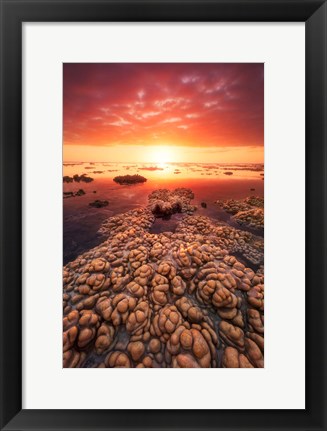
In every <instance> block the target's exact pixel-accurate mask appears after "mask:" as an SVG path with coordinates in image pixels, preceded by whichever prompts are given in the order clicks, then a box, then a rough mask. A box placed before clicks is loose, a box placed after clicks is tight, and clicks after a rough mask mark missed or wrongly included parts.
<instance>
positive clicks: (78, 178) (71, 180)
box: [63, 174, 93, 183]
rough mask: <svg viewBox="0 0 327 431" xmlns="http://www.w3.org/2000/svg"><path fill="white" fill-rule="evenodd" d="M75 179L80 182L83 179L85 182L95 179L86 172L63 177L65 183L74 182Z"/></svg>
mask: <svg viewBox="0 0 327 431" xmlns="http://www.w3.org/2000/svg"><path fill="white" fill-rule="evenodd" d="M73 181H75V182H76V183H79V182H81V181H82V182H84V183H90V182H92V181H93V178H91V177H88V176H87V175H86V174H82V175H77V174H75V175H73V176H72V177H70V176H68V175H65V176H64V177H63V182H64V183H72V182H73Z"/></svg>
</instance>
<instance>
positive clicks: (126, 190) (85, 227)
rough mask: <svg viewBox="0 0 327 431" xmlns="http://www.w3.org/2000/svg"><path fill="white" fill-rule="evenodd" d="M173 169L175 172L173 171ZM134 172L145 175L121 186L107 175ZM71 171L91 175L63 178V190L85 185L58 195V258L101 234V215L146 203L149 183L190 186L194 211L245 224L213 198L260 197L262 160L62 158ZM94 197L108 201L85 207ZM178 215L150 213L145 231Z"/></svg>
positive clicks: (168, 225) (171, 224) (165, 226)
mask: <svg viewBox="0 0 327 431" xmlns="http://www.w3.org/2000/svg"><path fill="white" fill-rule="evenodd" d="M149 167H150V168H153V167H156V168H158V170H148V168H149ZM85 168H90V169H85ZM144 168H145V170H143V169H144ZM233 168H234V169H233ZM176 169H178V170H179V171H180V173H178V174H175V173H174V172H175V170H176ZM253 169H256V170H253ZM260 169H261V170H260ZM94 171H101V173H94ZM225 171H231V172H233V175H230V176H229V175H228V176H227V175H225V174H224V172H225ZM135 173H138V174H140V175H143V176H144V177H146V178H147V182H146V183H143V184H136V185H131V186H125V185H119V184H116V183H115V182H114V181H113V178H114V177H115V176H116V175H127V174H130V175H132V174H135ZM74 174H78V175H81V174H86V175H88V176H90V177H92V178H94V181H92V182H91V183H84V182H80V183H76V182H73V183H64V184H63V191H64V192H71V191H72V192H77V191H78V190H79V189H83V190H84V191H85V195H83V196H76V197H70V198H66V199H63V236H64V237H63V244H64V250H63V257H64V264H66V263H68V262H70V261H71V260H73V259H75V258H76V257H77V256H78V255H80V254H81V253H83V252H84V251H86V250H88V249H90V248H92V247H95V246H96V245H98V244H100V243H101V242H102V241H103V240H104V239H105V238H103V237H102V236H100V235H99V234H97V231H98V229H99V227H100V226H101V223H102V222H103V221H104V220H105V219H107V218H108V217H111V216H113V215H115V214H120V213H123V212H125V211H128V210H131V209H134V208H137V207H140V206H144V205H146V204H147V197H148V195H149V193H151V192H152V191H153V190H155V189H158V188H168V189H174V188H176V187H188V188H191V189H192V190H193V192H194V195H195V198H194V201H193V202H192V203H193V204H195V205H197V207H198V209H197V211H196V213H195V214H201V215H206V216H208V217H211V218H214V219H216V220H222V221H225V222H227V223H230V224H232V225H233V226H235V227H238V228H240V229H243V230H250V229H245V228H244V227H240V226H238V225H236V224H235V223H234V222H233V221H231V218H230V215H229V214H227V213H226V212H225V211H224V210H222V209H221V208H219V207H218V206H217V205H216V204H214V202H215V201H216V200H217V199H242V198H245V197H246V196H250V195H256V196H260V197H261V196H263V194H264V181H263V166H262V165H240V164H234V165H229V166H227V165H219V164H163V165H153V164H145V163H142V164H138V165H136V164H126V163H120V164H119V163H105V162H104V163H94V164H91V163H90V162H87V163H80V164H66V163H65V164H64V169H63V175H69V176H73V175H74ZM251 189H255V190H251ZM94 192H96V193H94ZM96 199H99V200H108V201H109V205H108V206H106V207H103V208H93V207H90V206H89V203H90V202H93V201H94V200H96ZM201 202H205V203H206V204H207V207H206V208H203V207H202V206H201ZM182 216H183V215H181V214H177V215H174V216H173V217H171V218H170V219H168V220H166V219H156V221H155V223H154V225H153V226H152V228H151V232H154V233H160V232H164V231H173V230H174V229H175V227H176V224H177V223H178V222H179V221H180V219H181V217H182ZM251 232H254V233H258V234H261V235H262V232H255V231H253V230H251Z"/></svg>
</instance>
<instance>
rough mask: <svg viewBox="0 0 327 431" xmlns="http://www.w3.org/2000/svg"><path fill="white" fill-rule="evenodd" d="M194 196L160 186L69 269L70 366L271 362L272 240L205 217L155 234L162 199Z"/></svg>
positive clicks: (66, 333)
mask: <svg viewBox="0 0 327 431" xmlns="http://www.w3.org/2000/svg"><path fill="white" fill-rule="evenodd" d="M176 191H177V192H176ZM191 195H193V193H192V191H190V190H189V189H176V190H174V191H173V192H169V191H168V190H157V191H156V192H154V193H152V194H151V195H150V196H149V206H148V207H146V208H139V209H135V210H132V211H129V212H127V213H124V214H121V215H117V216H114V217H110V218H108V219H107V220H106V221H105V222H104V223H103V225H102V227H101V229H100V232H101V233H102V234H103V235H106V237H107V239H106V240H105V241H104V242H103V243H102V244H100V245H99V246H97V247H95V248H93V249H92V250H89V251H87V252H85V253H83V254H82V255H80V256H79V257H78V258H77V259H75V260H74V261H73V262H70V263H69V264H67V265H66V266H65V267H64V269H63V366H64V367H93V368H104V367H105V368H113V367H136V368H154V367H164V368H167V367H174V368H201V367H202V368H207V367H226V368H257V367H263V366H264V359H263V357H264V276H263V267H262V266H259V263H262V258H263V240H262V238H261V239H260V238H257V237H255V236H254V235H252V234H250V233H249V232H244V231H242V230H239V229H235V228H232V227H230V226H227V225H225V224H223V223H220V222H214V221H212V220H211V219H209V218H208V217H203V216H198V215H197V216H194V215H185V216H184V218H183V219H182V221H181V222H180V223H179V224H178V226H177V229H176V231H175V233H172V232H165V233H160V234H152V233H150V232H149V229H150V228H151V226H152V224H153V223H154V220H155V215H154V214H153V212H152V205H153V204H154V202H156V201H158V200H161V201H162V202H168V203H170V202H171V200H172V199H173V197H174V196H177V198H179V199H181V201H183V204H182V205H185V207H186V208H187V207H188V206H189V205H190V203H189V202H190V200H191V199H193V197H191ZM159 198H160V199H159ZM162 198H164V199H162ZM186 212H187V211H186ZM233 254H235V255H238V254H239V255H242V256H244V257H247V259H248V260H249V261H251V262H256V264H258V267H257V268H254V267H253V268H250V267H247V266H246V265H244V263H242V262H240V258H237V257H235V256H233Z"/></svg>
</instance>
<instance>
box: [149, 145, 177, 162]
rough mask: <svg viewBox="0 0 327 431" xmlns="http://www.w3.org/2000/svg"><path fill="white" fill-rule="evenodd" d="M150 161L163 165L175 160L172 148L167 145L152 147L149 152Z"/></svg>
mask: <svg viewBox="0 0 327 431" xmlns="http://www.w3.org/2000/svg"><path fill="white" fill-rule="evenodd" d="M149 161H150V162H153V163H159V164H162V165H163V164H165V163H170V162H172V161H174V156H173V151H172V148H170V147H168V146H166V145H163V146H158V147H152V148H151V150H150V152H149Z"/></svg>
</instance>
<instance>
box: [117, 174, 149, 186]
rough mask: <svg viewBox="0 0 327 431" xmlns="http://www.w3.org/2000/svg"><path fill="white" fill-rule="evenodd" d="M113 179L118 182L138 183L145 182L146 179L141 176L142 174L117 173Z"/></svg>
mask: <svg viewBox="0 0 327 431" xmlns="http://www.w3.org/2000/svg"><path fill="white" fill-rule="evenodd" d="M113 181H115V182H116V183H118V184H121V185H123V184H138V183H145V182H146V181H147V179H146V178H145V177H142V175H138V174H135V175H119V176H117V177H115V178H113Z"/></svg>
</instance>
